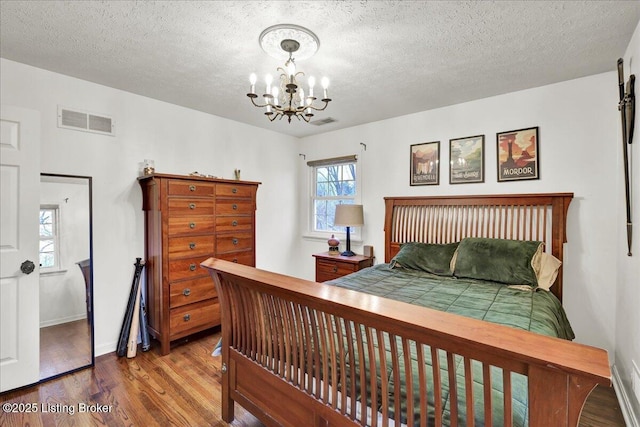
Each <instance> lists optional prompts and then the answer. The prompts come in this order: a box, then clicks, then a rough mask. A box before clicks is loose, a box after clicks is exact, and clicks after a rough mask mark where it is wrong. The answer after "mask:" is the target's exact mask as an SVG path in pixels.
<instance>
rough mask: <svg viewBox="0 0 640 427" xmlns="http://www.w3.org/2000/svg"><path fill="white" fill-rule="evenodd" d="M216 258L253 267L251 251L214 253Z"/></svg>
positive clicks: (252, 253)
mask: <svg viewBox="0 0 640 427" xmlns="http://www.w3.org/2000/svg"><path fill="white" fill-rule="evenodd" d="M216 258H218V259H223V260H225V261H231V262H236V263H238V264H242V265H249V266H251V267H255V255H254V252H253V251H243V252H227V253H226V254H220V255H216Z"/></svg>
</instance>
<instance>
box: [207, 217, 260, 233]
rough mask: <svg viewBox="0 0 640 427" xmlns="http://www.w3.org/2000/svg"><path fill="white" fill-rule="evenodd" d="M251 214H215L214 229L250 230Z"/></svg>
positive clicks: (251, 223)
mask: <svg viewBox="0 0 640 427" xmlns="http://www.w3.org/2000/svg"><path fill="white" fill-rule="evenodd" d="M252 227H253V217H252V216H216V231H218V232H221V231H234V230H251V229H252Z"/></svg>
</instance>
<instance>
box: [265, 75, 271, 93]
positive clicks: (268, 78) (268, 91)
mask: <svg viewBox="0 0 640 427" xmlns="http://www.w3.org/2000/svg"><path fill="white" fill-rule="evenodd" d="M264 81H265V82H266V83H267V90H266V91H265V92H264V93H271V83H272V82H273V76H272V75H271V74H267V75H266V76H265V77H264Z"/></svg>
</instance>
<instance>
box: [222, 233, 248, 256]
mask: <svg viewBox="0 0 640 427" xmlns="http://www.w3.org/2000/svg"><path fill="white" fill-rule="evenodd" d="M251 249H253V234H252V233H234V234H224V235H222V236H220V235H218V236H217V237H216V253H217V254H220V253H225V252H236V251H243V250H251Z"/></svg>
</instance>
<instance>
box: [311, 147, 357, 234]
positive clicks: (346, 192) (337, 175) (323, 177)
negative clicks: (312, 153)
mask: <svg viewBox="0 0 640 427" xmlns="http://www.w3.org/2000/svg"><path fill="white" fill-rule="evenodd" d="M307 164H308V165H309V166H312V167H313V193H312V224H313V228H312V231H314V232H330V231H338V232H343V231H344V227H335V226H334V225H333V220H334V215H335V211H336V205H339V204H341V203H345V204H353V203H355V198H356V188H357V185H356V184H357V181H356V157H355V156H348V157H341V158H337V159H327V160H320V161H315V162H309V163H307Z"/></svg>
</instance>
